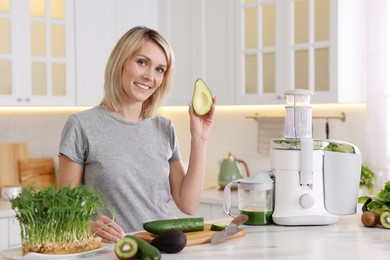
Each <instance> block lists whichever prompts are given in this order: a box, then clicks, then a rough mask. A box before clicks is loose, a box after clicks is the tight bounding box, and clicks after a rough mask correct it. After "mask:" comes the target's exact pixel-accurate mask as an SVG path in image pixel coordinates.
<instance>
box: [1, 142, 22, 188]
mask: <svg viewBox="0 0 390 260" xmlns="http://www.w3.org/2000/svg"><path fill="white" fill-rule="evenodd" d="M28 157H29V155H28V144H27V143H1V144H0V188H2V187H3V186H7V185H20V175H19V167H18V161H19V160H20V159H25V158H28Z"/></svg>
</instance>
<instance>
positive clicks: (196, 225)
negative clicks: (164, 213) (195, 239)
mask: <svg viewBox="0 0 390 260" xmlns="http://www.w3.org/2000/svg"><path fill="white" fill-rule="evenodd" d="M143 227H144V229H145V230H146V231H148V232H150V233H152V234H156V235H158V234H161V233H162V232H164V231H168V230H181V231H183V232H192V231H202V230H204V220H203V218H178V219H163V220H156V221H151V222H146V223H144V224H143Z"/></svg>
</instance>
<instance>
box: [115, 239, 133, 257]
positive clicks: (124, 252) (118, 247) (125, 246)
mask: <svg viewBox="0 0 390 260" xmlns="http://www.w3.org/2000/svg"><path fill="white" fill-rule="evenodd" d="M114 252H115V255H116V256H117V257H118V258H119V259H120V260H128V259H132V257H133V256H135V254H136V253H137V252H138V243H137V241H135V239H133V238H131V237H124V238H122V239H121V240H119V241H118V242H116V244H115V248H114Z"/></svg>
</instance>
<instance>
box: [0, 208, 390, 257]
mask: <svg viewBox="0 0 390 260" xmlns="http://www.w3.org/2000/svg"><path fill="white" fill-rule="evenodd" d="M360 215H361V213H360V212H358V214H356V215H353V216H344V217H340V220H339V221H338V222H337V223H336V224H334V225H329V226H295V227H285V226H277V225H269V226H242V227H243V228H245V229H246V232H247V235H246V236H245V237H242V238H237V239H232V240H228V241H225V242H222V243H219V244H204V245H198V246H190V247H186V248H185V249H184V250H183V251H181V252H180V253H178V254H162V259H163V260H165V259H180V260H186V259H202V260H203V259H224V260H226V259H272V260H279V259H289V260H294V259H297V260H298V259H299V260H306V259H310V260H321V259H326V260H329V259H332V260H334V259H342V260H347V259H375V260H376V259H389V258H390V230H386V229H382V228H378V227H376V228H366V227H363V226H362V224H361V222H360ZM215 221H218V223H220V222H221V221H222V220H215ZM223 221H224V222H229V221H230V219H223ZM212 222H213V221H212ZM4 259H6V258H4V257H0V260H4ZM83 259H86V260H87V259H97V260H110V259H112V260H115V259H117V258H116V257H115V255H114V253H113V249H112V248H109V249H107V250H104V251H101V252H100V253H98V254H96V255H94V256H89V257H85V258H83Z"/></svg>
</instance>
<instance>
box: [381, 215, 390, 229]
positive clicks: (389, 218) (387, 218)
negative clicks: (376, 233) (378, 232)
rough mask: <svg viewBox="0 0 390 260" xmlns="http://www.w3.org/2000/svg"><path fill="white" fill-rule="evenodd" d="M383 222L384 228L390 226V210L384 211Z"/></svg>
mask: <svg viewBox="0 0 390 260" xmlns="http://www.w3.org/2000/svg"><path fill="white" fill-rule="evenodd" d="M380 220H381V224H382V226H383V227H384V228H390V212H389V211H384V212H383V213H382V214H381V217H380Z"/></svg>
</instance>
